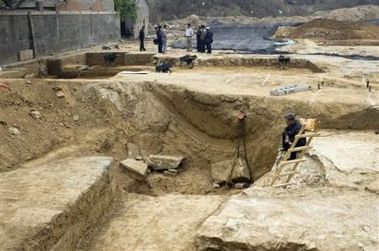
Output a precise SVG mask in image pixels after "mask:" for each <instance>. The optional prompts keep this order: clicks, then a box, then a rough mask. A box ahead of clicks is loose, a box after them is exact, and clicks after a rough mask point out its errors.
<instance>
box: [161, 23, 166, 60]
mask: <svg viewBox="0 0 379 251" xmlns="http://www.w3.org/2000/svg"><path fill="white" fill-rule="evenodd" d="M162 53H163V54H166V53H167V25H163V29H162Z"/></svg>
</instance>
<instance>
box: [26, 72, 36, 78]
mask: <svg viewBox="0 0 379 251" xmlns="http://www.w3.org/2000/svg"><path fill="white" fill-rule="evenodd" d="M24 78H25V79H31V78H35V75H34V73H30V74H25V75H24Z"/></svg>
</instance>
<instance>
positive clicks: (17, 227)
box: [0, 157, 113, 250]
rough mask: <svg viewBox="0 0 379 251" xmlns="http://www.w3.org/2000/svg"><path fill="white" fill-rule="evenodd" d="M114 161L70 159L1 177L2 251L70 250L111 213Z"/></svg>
mask: <svg viewBox="0 0 379 251" xmlns="http://www.w3.org/2000/svg"><path fill="white" fill-rule="evenodd" d="M112 161H113V159H112V158H110V157H81V158H74V159H71V158H70V159H63V160H59V161H56V162H53V163H49V164H44V165H39V166H33V167H29V168H22V169H17V170H14V171H10V172H4V173H1V174H0V184H1V185H0V222H1V224H0V236H1V238H0V250H50V249H51V248H53V247H55V248H56V249H55V250H72V248H73V246H72V245H74V244H75V243H76V241H77V240H78V238H79V236H78V235H82V234H84V231H85V230H86V229H87V228H88V227H89V225H91V224H94V222H95V221H96V219H98V217H99V216H101V215H102V214H103V213H104V210H106V208H107V207H106V206H104V205H102V203H105V205H107V203H109V201H108V199H107V198H109V197H107V198H105V196H106V195H105V194H109V193H108V190H107V189H108V188H109V187H110V185H109V183H110V176H109V168H110V166H111V164H112ZM89 198H91V199H89ZM89 210H90V211H91V214H89V213H88V211H89Z"/></svg>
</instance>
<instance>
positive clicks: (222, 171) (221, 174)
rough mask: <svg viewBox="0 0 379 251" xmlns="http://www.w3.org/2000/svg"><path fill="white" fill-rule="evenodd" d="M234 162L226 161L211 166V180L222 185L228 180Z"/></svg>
mask: <svg viewBox="0 0 379 251" xmlns="http://www.w3.org/2000/svg"><path fill="white" fill-rule="evenodd" d="M233 165H234V160H226V161H221V162H217V163H214V164H212V179H213V181H214V183H215V184H218V185H224V184H226V183H227V182H229V180H230V174H231V172H232V168H233Z"/></svg>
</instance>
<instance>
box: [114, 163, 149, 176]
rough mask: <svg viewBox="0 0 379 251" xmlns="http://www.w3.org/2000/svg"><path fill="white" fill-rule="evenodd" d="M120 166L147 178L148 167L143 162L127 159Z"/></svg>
mask: <svg viewBox="0 0 379 251" xmlns="http://www.w3.org/2000/svg"><path fill="white" fill-rule="evenodd" d="M120 166H122V167H124V168H125V169H127V170H129V171H131V172H132V173H134V174H137V175H139V176H142V177H145V176H146V174H147V168H148V166H147V164H146V163H145V162H143V161H141V160H135V159H126V160H123V161H122V162H121V163H120Z"/></svg>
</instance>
